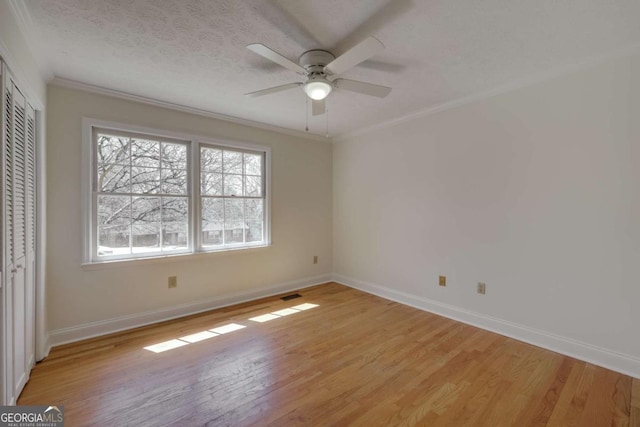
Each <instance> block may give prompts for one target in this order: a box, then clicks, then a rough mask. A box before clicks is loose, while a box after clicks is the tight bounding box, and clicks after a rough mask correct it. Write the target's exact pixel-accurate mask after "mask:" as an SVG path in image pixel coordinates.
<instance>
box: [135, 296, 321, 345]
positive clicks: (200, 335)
mask: <svg viewBox="0 0 640 427" xmlns="http://www.w3.org/2000/svg"><path fill="white" fill-rule="evenodd" d="M315 307H318V304H311V303H304V304H300V305H296V306H294V307H290V308H283V309H282V310H278V311H274V312H272V313H267V314H263V315H260V316H255V317H251V318H250V319H249V320H251V321H252V322H257V323H264V322H268V321H270V320H273V319H278V318H280V317H284V316H289V315H290V314H295V313H300V312H301V311H304V310H309V309H311V308H315ZM244 328H246V326H245V325H240V324H238V323H229V324H227V325H222V326H218V327H217V328H213V329H209V330H205V331H202V332H196V333H195V334H191V335H186V336H184V337H180V338H175V339H171V340H168V341H163V342H161V343H158V344H153V345H149V346H147V347H144V349H145V350H148V351H152V352H154V353H162V352H164V351H167V350H173V349H174V348H178V347H182V346H185V345H188V344H193V343H197V342H200V341H204V340H208V339H210V338H214V337H217V336H218V335H223V334H228V333H230V332H234V331H238V330H240V329H244Z"/></svg>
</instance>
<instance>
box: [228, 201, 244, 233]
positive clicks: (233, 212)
mask: <svg viewBox="0 0 640 427" xmlns="http://www.w3.org/2000/svg"><path fill="white" fill-rule="evenodd" d="M243 229H244V200H242V199H239V200H234V199H225V200H224V241H225V243H242V241H243V240H244V236H243Z"/></svg>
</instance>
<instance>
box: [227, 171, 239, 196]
mask: <svg viewBox="0 0 640 427" xmlns="http://www.w3.org/2000/svg"><path fill="white" fill-rule="evenodd" d="M224 195H225V196H242V175H224Z"/></svg>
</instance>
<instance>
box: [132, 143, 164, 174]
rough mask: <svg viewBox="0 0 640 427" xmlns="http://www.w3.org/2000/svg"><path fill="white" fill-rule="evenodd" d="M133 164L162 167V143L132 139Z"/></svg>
mask: <svg viewBox="0 0 640 427" xmlns="http://www.w3.org/2000/svg"><path fill="white" fill-rule="evenodd" d="M131 164H132V165H134V166H147V167H152V168H159V167H160V143H159V142H156V141H148V140H144V139H132V140H131Z"/></svg>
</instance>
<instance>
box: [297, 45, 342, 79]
mask: <svg viewBox="0 0 640 427" xmlns="http://www.w3.org/2000/svg"><path fill="white" fill-rule="evenodd" d="M334 59H336V57H335V56H334V55H333V54H332V53H331V52H327V51H326V50H321V49H315V50H308V51H306V52H305V53H303V54H302V55H300V59H298V63H299V64H300V66H301V67H302V68H304V69H305V70H307V73H308V75H309V76H311V75H313V74H321V75H324V74H325V73H324V67H325V65H327V64H329V63H330V62H331V61H333V60H334Z"/></svg>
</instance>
